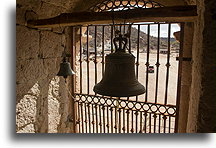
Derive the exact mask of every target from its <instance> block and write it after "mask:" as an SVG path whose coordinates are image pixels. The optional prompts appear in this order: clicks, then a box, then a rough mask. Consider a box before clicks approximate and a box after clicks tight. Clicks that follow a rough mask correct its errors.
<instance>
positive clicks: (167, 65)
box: [164, 23, 171, 105]
mask: <svg viewBox="0 0 216 148" xmlns="http://www.w3.org/2000/svg"><path fill="white" fill-rule="evenodd" d="M170 32H171V24H170V23H169V25H168V51H167V64H166V67H167V74H166V87H165V100H164V104H165V105H166V104H167V95H168V82H169V68H170Z"/></svg>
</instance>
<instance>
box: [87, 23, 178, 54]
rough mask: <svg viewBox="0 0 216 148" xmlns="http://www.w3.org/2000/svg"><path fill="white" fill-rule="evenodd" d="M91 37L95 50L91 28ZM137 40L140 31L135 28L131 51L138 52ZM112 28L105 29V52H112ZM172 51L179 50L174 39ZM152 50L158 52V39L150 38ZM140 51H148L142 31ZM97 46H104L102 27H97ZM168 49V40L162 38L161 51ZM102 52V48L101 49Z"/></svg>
mask: <svg viewBox="0 0 216 148" xmlns="http://www.w3.org/2000/svg"><path fill="white" fill-rule="evenodd" d="M89 35H90V36H92V39H91V40H90V41H89V50H94V44H95V27H93V26H90V27H89ZM137 38H138V30H137V29H136V28H134V27H132V28H131V50H137V41H138V40H137ZM110 40H111V27H109V26H107V27H105V29H104V44H105V50H110V48H111V43H110ZM170 41H171V50H176V49H179V43H178V42H177V41H176V40H175V39H174V38H171V39H170ZM149 42H150V50H157V44H158V38H157V37H153V36H150V40H149ZM139 43H140V46H139V49H140V52H142V51H144V52H145V51H146V49H147V34H146V33H144V32H142V31H140V36H139ZM96 45H97V47H101V46H102V26H98V27H97V36H96ZM167 47H168V39H167V38H164V37H161V38H160V49H165V48H167ZM85 49H86V44H84V50H85ZM99 50H100V48H99Z"/></svg>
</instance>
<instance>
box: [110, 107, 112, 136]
mask: <svg viewBox="0 0 216 148" xmlns="http://www.w3.org/2000/svg"><path fill="white" fill-rule="evenodd" d="M110 112H111V133H113V108H112V106H111V107H110Z"/></svg>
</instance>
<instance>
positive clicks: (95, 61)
mask: <svg viewBox="0 0 216 148" xmlns="http://www.w3.org/2000/svg"><path fill="white" fill-rule="evenodd" d="M94 44H95V60H94V63H95V84H97V26H95V40H94Z"/></svg>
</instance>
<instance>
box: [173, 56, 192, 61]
mask: <svg viewBox="0 0 216 148" xmlns="http://www.w3.org/2000/svg"><path fill="white" fill-rule="evenodd" d="M179 60H182V61H191V60H192V58H185V57H182V58H180V57H176V61H179Z"/></svg>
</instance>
